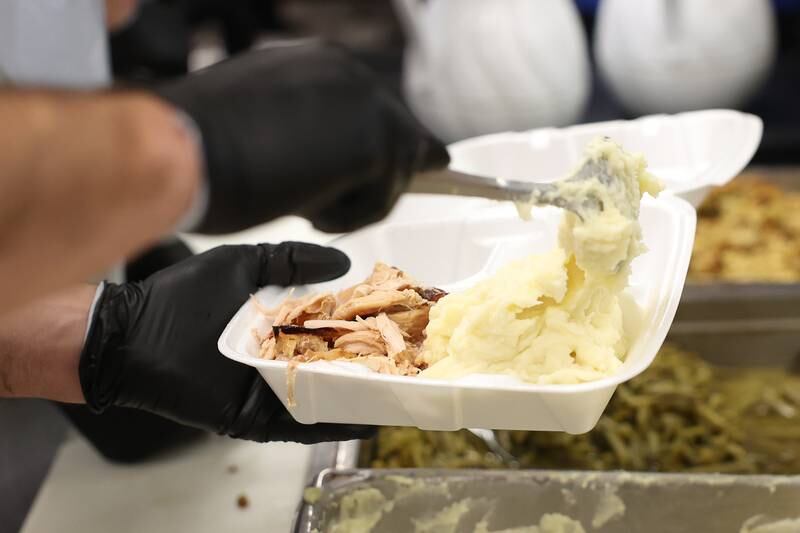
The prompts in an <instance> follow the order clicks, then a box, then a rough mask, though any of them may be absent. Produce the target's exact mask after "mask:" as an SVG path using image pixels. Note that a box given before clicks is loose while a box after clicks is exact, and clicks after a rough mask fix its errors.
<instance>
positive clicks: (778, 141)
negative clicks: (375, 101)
mask: <svg viewBox="0 0 800 533" xmlns="http://www.w3.org/2000/svg"><path fill="white" fill-rule="evenodd" d="M298 36H321V37H323V38H325V39H328V40H331V41H334V42H338V43H341V44H342V45H344V46H347V47H348V48H350V49H352V50H354V51H355V52H356V53H357V54H358V55H359V56H360V57H361V58H362V59H363V60H364V61H365V62H367V63H368V64H369V65H370V66H371V67H372V68H373V69H374V70H375V71H376V72H378V73H379V74H380V75H381V76H382V77H383V78H384V79H385V81H386V83H387V84H388V85H389V86H391V87H392V88H393V89H394V90H395V91H397V92H399V93H401V94H403V95H404V97H405V98H406V100H407V101H408V103H409V105H410V106H411V107H412V108H413V109H414V111H415V112H416V113H417V115H418V116H419V118H420V119H421V120H422V121H423V122H425V123H426V124H427V125H428V126H429V127H431V128H432V129H433V130H434V131H435V132H436V133H437V134H439V135H440V136H441V137H443V138H444V139H446V140H448V141H455V140H459V139H462V138H466V137H472V136H475V135H480V134H483V133H490V132H494V131H504V130H525V129H530V128H534V127H545V126H565V125H568V124H573V123H581V122H592V121H601V120H610V119H616V118H632V117H635V116H640V115H644V114H651V113H658V112H679V111H685V110H692V109H701V108H714V107H726V108H735V109H741V110H745V111H749V112H752V113H755V114H757V115H759V116H761V117H762V118H763V119H764V121H765V125H766V130H765V134H764V142H763V143H762V146H761V149H760V150H759V153H758V154H757V156H756V160H755V162H757V163H769V164H781V163H784V164H785V163H790V162H796V161H797V159H798V158H800V150H797V148H796V147H797V146H800V106H798V105H796V103H795V98H796V94H797V87H800V0H730V1H727V2H725V5H724V6H722V7H721V6H720V5H719V4H718V3H716V2H709V1H701V2H696V1H689V0H659V1H655V0H653V1H649V2H640V1H637V0H604V1H598V0H575V1H574V2H573V1H571V0H539V1H537V2H531V1H529V0H502V1H497V2H482V1H480V0H261V1H259V0H238V1H223V0H195V1H192V0H151V1H149V2H146V3H145V4H144V5H143V7H142V8H141V10H140V14H139V17H138V19H137V20H136V21H135V23H133V24H132V25H131V26H129V27H128V28H126V29H124V30H123V31H121V32H118V33H117V34H116V35H115V36H114V37H113V38H112V41H111V44H112V47H111V49H112V61H113V68H114V73H115V75H116V77H117V79H118V80H119V81H120V82H133V83H140V82H148V81H152V80H154V79H158V78H162V77H169V76H174V75H179V74H181V73H184V72H187V71H188V70H193V69H197V68H201V67H203V66H206V65H208V64H211V63H213V62H215V61H218V60H220V59H222V58H224V57H225V56H226V55H229V54H234V53H238V52H241V51H243V50H245V49H247V48H250V47H254V46H259V44H260V43H262V42H264V41H266V40H269V39H281V38H293V37H298Z"/></svg>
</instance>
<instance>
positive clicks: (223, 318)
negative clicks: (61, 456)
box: [80, 243, 372, 443]
mask: <svg viewBox="0 0 800 533" xmlns="http://www.w3.org/2000/svg"><path fill="white" fill-rule="evenodd" d="M349 267H350V261H349V260H348V258H347V256H346V255H344V254H343V253H342V252H339V251H338V250H334V249H332V248H324V247H321V246H315V245H311V244H303V243H284V244H280V245H277V246H274V245H269V244H261V245H258V246H223V247H220V248H216V249H214V250H211V251H209V252H206V253H204V254H201V255H198V256H195V257H192V258H190V259H187V260H185V261H182V262H180V263H178V264H176V265H173V266H171V267H169V268H166V269H164V270H162V271H160V272H157V273H156V274H154V275H152V276H150V277H149V278H147V279H146V280H145V281H143V282H138V283H126V284H123V285H114V284H109V285H107V286H106V287H105V288H104V290H103V292H102V294H101V295H100V298H99V299H98V301H97V303H96V305H95V310H94V314H93V317H92V322H91V325H90V327H89V335H88V337H87V339H86V344H85V346H84V349H83V353H82V354H81V360H80V380H81V387H82V388H83V394H84V396H85V398H86V403H87V404H88V405H89V406H90V407H91V408H92V409H93V410H94V411H95V412H102V411H103V410H105V409H106V408H108V407H110V406H119V407H132V408H136V409H142V410H145V411H149V412H152V413H155V414H157V415H161V416H163V417H166V418H169V419H172V420H175V421H176V422H180V423H182V424H185V425H188V426H193V427H197V428H201V429H205V430H209V431H213V432H216V433H220V434H224V435H230V436H231V437H237V438H242V439H248V440H255V441H268V440H292V441H297V442H303V443H310V442H320V441H328V440H346V439H355V438H365V437H368V436H370V435H371V434H372V430H371V428H366V427H359V426H346V425H334V424H315V425H304V424H300V423H298V422H295V421H294V419H293V418H292V417H291V416H290V415H289V413H288V412H287V411H286V410H285V409H284V407H283V404H281V402H280V400H279V399H278V398H277V397H276V396H275V394H274V393H273V392H272V389H270V388H269V386H268V385H267V384H266V383H265V382H264V380H263V379H262V378H261V376H260V375H259V374H258V372H256V370H255V369H253V368H250V367H248V366H245V365H242V364H239V363H236V362H234V361H231V360H229V359H227V358H225V357H224V356H223V355H222V354H220V353H219V351H218V350H217V339H218V338H219V336H220V334H221V333H222V330H223V329H224V328H225V325H226V324H227V323H228V321H229V320H230V319H231V317H232V316H233V314H234V313H235V312H236V311H237V310H238V309H239V307H240V306H241V305H242V304H243V303H244V302H245V301H246V300H247V298H248V297H249V295H250V294H252V293H254V292H255V291H256V290H257V289H258V288H259V287H262V286H264V285H294V284H304V283H316V282H320V281H326V280H330V279H333V278H336V277H339V276H341V275H343V274H344V273H345V272H347V270H348V269H349ZM331 401H336V399H335V398H331Z"/></svg>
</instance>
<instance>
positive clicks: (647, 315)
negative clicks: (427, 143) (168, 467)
mask: <svg viewBox="0 0 800 533" xmlns="http://www.w3.org/2000/svg"><path fill="white" fill-rule="evenodd" d="M465 202H468V203H465V205H468V206H469V209H468V210H455V211H458V213H457V215H456V213H454V211H453V210H448V212H447V213H442V217H441V218H439V219H438V220H437V219H436V218H434V217H428V218H427V219H425V220H422V221H393V222H387V223H383V224H378V225H375V226H372V227H370V228H367V229H365V230H362V231H359V232H356V233H353V234H350V235H347V236H344V237H342V238H340V239H338V240H337V241H336V242H335V245H336V246H337V247H338V248H339V249H341V250H343V251H344V252H345V253H347V254H348V255H349V256H350V259H351V260H352V264H353V266H352V269H351V270H350V272H349V273H348V274H347V275H346V276H344V277H343V278H340V279H338V280H335V281H332V282H328V283H324V284H319V285H316V286H313V287H311V288H309V287H298V288H296V290H295V295H302V294H304V293H305V292H306V291H309V290H313V291H325V290H338V289H340V288H343V287H346V286H350V285H353V284H356V283H358V282H360V281H362V280H363V279H364V278H366V277H367V276H368V275H369V273H370V271H371V270H372V266H373V265H374V263H375V262H376V261H384V262H386V263H389V264H392V265H395V266H397V267H399V268H402V269H404V270H406V271H407V272H408V273H409V274H411V275H412V276H414V277H415V278H417V279H418V280H420V281H421V282H422V283H424V284H426V285H433V286H438V287H441V288H443V289H445V290H458V289H459V288H464V287H468V286H471V285H472V284H474V283H475V282H477V281H478V280H479V279H481V278H484V277H486V276H488V275H491V274H492V273H493V272H494V271H496V270H497V269H498V268H499V267H501V266H503V265H505V264H506V263H508V262H509V261H511V260H513V259H516V258H520V257H524V256H526V255H528V254H531V253H537V252H544V251H546V250H548V249H550V248H551V247H552V246H554V245H555V244H556V235H557V227H558V225H559V223H560V221H561V218H562V216H563V213H562V212H561V211H560V210H558V209H555V208H544V209H537V210H535V211H534V213H535V217H534V220H532V221H529V222H525V221H522V220H521V219H520V218H519V217H518V215H517V212H516V209H515V208H514V206H512V205H510V204H501V203H494V202H489V201H485V202H484V201H481V202H478V203H475V202H474V201H472V200H465ZM450 207H453V205H452V203H451V204H450ZM454 215H455V216H454ZM640 220H641V223H642V228H643V233H644V241H645V244H646V245H647V246H648V247H649V248H650V251H649V252H647V253H645V254H644V255H642V256H640V257H638V258H637V259H635V260H634V263H633V265H632V274H631V279H630V287H629V288H628V289H627V290H626V294H628V295H629V296H630V297H631V299H632V300H633V301H635V303H636V304H637V306H638V308H639V311H640V312H639V313H637V312H633V313H631V314H630V315H629V318H630V320H629V321H628V326H629V327H630V328H631V337H630V341H631V347H630V349H629V351H628V354H627V358H626V361H625V363H624V365H623V366H622V368H621V370H620V371H619V372H618V373H617V374H616V375H614V376H611V377H608V378H605V379H602V380H599V381H594V382H590V383H583V384H577V385H533V384H526V383H523V382H521V381H518V380H517V379H515V378H513V377H510V376H500V375H473V376H468V377H466V378H463V379H461V380H457V381H454V382H448V381H440V380H429V379H425V378H421V377H402V376H387V375H381V374H377V373H373V372H371V371H370V370H368V369H367V368H365V367H363V366H361V365H358V364H354V363H347V362H326V361H319V362H315V363H311V364H303V365H300V366H299V368H298V371H297V376H296V383H295V387H296V388H295V399H296V405H295V406H293V407H289V406H288V405H287V408H288V410H289V412H290V413H291V414H292V416H293V417H294V418H295V419H297V420H298V421H300V422H303V423H315V422H338V423H359V424H373V425H399V426H417V427H420V428H422V429H428V430H455V429H460V428H463V427H482V428H492V429H520V430H563V431H567V432H570V433H582V432H585V431H588V430H590V429H591V428H592V427H594V425H595V424H596V423H597V420H598V419H599V417H600V415H601V414H602V412H603V409H604V408H605V406H606V404H607V403H608V400H609V399H610V398H611V395H612V394H613V392H614V390H615V389H616V387H617V385H619V384H620V383H622V382H624V381H627V380H629V379H631V378H632V377H634V376H635V375H637V374H639V373H640V372H642V371H643V370H644V369H645V368H647V366H648V365H649V364H650V363H651V362H652V360H653V358H654V357H655V355H656V353H657V352H658V349H659V348H660V347H661V344H662V343H663V341H664V338H665V337H666V334H667V331H668V330H669V327H670V325H671V323H672V319H673V317H674V315H675V310H676V308H677V305H678V301H679V299H680V296H681V292H682V289H683V284H684V280H685V277H686V271H687V269H688V264H689V258H690V256H691V250H692V244H693V242H694V230H695V211H694V209H692V207H691V206H690V205H689V204H688V203H687V202H685V201H684V200H682V199H680V198H676V197H673V196H670V195H664V196H663V197H661V198H658V199H653V198H650V197H645V198H644V199H643V203H642V211H641V216H640ZM255 296H256V298H257V299H258V300H259V302H260V303H261V304H263V305H264V306H267V307H274V306H276V305H277V304H278V303H279V302H281V301H282V300H283V299H284V298H285V297H286V296H287V289H282V288H277V287H266V288H264V289H262V290H260V291H259V292H258V293H257V294H256V295H255ZM268 326H269V325H268V324H267V323H266V321H265V320H264V318H263V317H262V316H260V315H259V313H258V311H257V310H256V309H255V306H254V305H253V304H252V302H250V301H248V302H247V303H245V304H244V306H243V307H242V308H241V309H240V310H239V312H238V313H237V314H236V315H235V316H234V318H233V319H232V320H231V322H230V323H229V324H228V326H227V328H226V329H225V331H224V332H223V333H222V335H221V337H220V339H219V349H220V351H221V352H222V353H223V354H224V355H226V356H227V357H229V358H231V359H233V360H236V361H239V362H241V363H244V364H247V365H250V366H253V367H255V368H256V369H257V370H258V371H259V372H260V373H261V375H262V376H263V377H264V379H265V380H266V381H267V383H269V385H270V387H272V389H273V390H274V391H275V393H276V394H277V395H278V397H279V398H280V399H281V401H283V402H284V404H285V405H286V404H288V398H287V364H286V363H285V362H279V361H266V360H263V359H260V358H258V356H257V354H258V346H257V342H256V340H255V338H254V336H253V328H254V327H258V328H261V330H262V331H263V330H264V328H266V327H268Z"/></svg>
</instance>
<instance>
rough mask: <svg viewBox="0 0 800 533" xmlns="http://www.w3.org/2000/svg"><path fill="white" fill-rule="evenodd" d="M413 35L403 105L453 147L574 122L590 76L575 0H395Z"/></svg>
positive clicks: (407, 56)
mask: <svg viewBox="0 0 800 533" xmlns="http://www.w3.org/2000/svg"><path fill="white" fill-rule="evenodd" d="M395 3H396V7H397V9H398V11H399V14H400V16H401V20H402V21H403V22H404V25H405V27H406V32H407V34H408V37H409V39H408V40H409V45H408V47H407V50H406V56H405V65H404V80H403V83H404V90H405V94H406V98H407V99H408V101H409V104H410V106H411V108H412V109H413V110H414V112H415V113H416V115H417V117H418V118H419V119H420V121H422V122H423V123H424V124H425V125H426V126H428V127H429V128H430V129H431V130H432V131H433V132H434V133H435V134H436V135H438V136H439V137H440V138H442V139H443V140H445V141H446V142H452V141H456V140H461V139H465V138H468V137H473V136H476V135H483V134H487V133H494V132H498V131H509V130H527V129H530V128H534V127H541V126H564V125H567V124H572V123H574V122H575V121H576V120H578V119H579V117H580V115H581V113H582V112H583V109H584V107H585V105H586V103H587V100H588V97H589V89H590V83H591V73H590V68H589V54H588V51H587V44H586V37H585V35H584V29H583V26H582V24H581V21H580V18H579V16H578V12H577V9H576V8H575V6H574V4H573V2H572V0H536V1H531V0H492V1H490V2H489V1H486V0H428V1H427V2H421V1H420V0H395Z"/></svg>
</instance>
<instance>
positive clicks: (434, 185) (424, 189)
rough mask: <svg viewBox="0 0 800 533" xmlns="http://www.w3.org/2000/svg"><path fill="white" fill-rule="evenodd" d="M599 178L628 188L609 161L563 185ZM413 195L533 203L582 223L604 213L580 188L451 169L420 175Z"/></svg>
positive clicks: (592, 164)
mask: <svg viewBox="0 0 800 533" xmlns="http://www.w3.org/2000/svg"><path fill="white" fill-rule="evenodd" d="M595 177H596V178H597V179H598V180H599V181H600V183H602V184H603V185H605V186H606V187H609V188H611V187H625V184H624V182H623V181H622V180H620V179H619V178H618V177H617V176H616V175H614V173H613V172H612V171H611V169H610V168H609V163H608V160H606V159H587V160H586V161H585V162H584V163H583V165H581V166H580V168H578V169H577V170H576V171H575V172H574V173H573V174H572V175H571V176H569V177H568V178H566V179H564V180H560V181H563V182H572V183H578V182H583V181H588V180H590V179H593V178H595ZM409 191H410V192H416V193H427V194H452V195H460V196H478V197H481V198H489V199H492V200H510V201H512V202H523V203H531V204H533V205H539V206H541V205H553V206H556V207H560V208H563V209H566V210H568V211H572V212H573V213H575V214H576V215H578V216H579V217H581V219H586V217H587V216H590V215H592V214H597V213H598V212H600V211H603V208H604V206H603V202H602V200H600V198H598V197H597V195H596V194H594V193H593V192H592V191H591V190H586V189H581V188H580V187H576V188H571V189H569V194H568V195H564V188H563V187H560V186H559V183H558V182H556V183H535V182H529V181H517V180H507V179H503V178H493V177H488V176H476V175H473V174H466V173H464V172H459V171H456V170H452V169H444V170H438V171H432V172H425V173H421V174H417V175H416V176H414V178H413V179H412V181H411V186H410V188H409Z"/></svg>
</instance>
